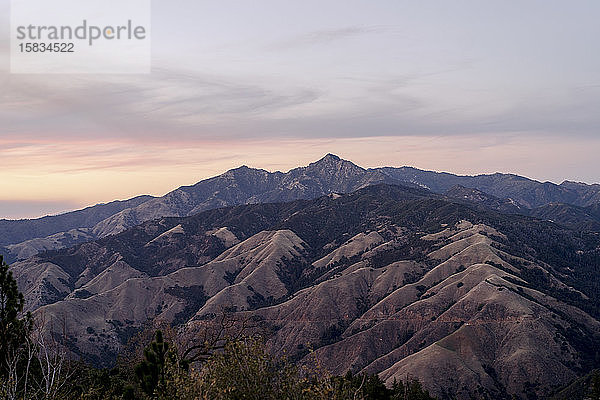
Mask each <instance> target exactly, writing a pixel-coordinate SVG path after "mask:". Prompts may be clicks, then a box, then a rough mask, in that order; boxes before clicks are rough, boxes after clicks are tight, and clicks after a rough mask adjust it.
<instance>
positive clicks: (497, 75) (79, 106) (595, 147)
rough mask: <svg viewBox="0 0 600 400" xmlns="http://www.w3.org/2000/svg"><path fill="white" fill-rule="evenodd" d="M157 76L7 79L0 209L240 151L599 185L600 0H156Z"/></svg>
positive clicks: (89, 193)
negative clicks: (333, 156)
mask: <svg viewBox="0 0 600 400" xmlns="http://www.w3.org/2000/svg"><path fill="white" fill-rule="evenodd" d="M152 6H153V21H152V38H153V43H152V46H153V66H152V73H151V74H149V75H55V76H51V77H49V76H45V75H11V74H9V72H8V69H9V68H8V66H9V58H8V57H9V56H8V23H9V2H8V0H0V160H2V161H1V162H2V167H1V168H0V182H2V190H1V191H0V218H2V217H6V218H19V217H35V216H40V215H43V214H46V213H54V212H59V211H66V210H69V209H73V208H78V207H81V206H84V205H90V204H95V203H98V202H107V201H111V200H113V199H124V198H128V197H132V196H134V195H137V194H154V195H162V194H164V193H166V192H167V191H169V190H172V189H174V188H176V187H178V186H180V185H184V184H191V183H195V182H197V181H199V180H201V179H203V178H206V177H210V176H213V175H215V174H218V173H222V172H224V171H225V170H227V169H229V168H233V167H236V166H239V165H242V164H246V165H250V166H253V167H259V168H264V169H268V170H288V169H290V168H293V167H295V166H298V165H305V164H307V163H309V162H311V161H315V160H317V159H318V158H320V157H322V156H323V155H324V154H326V153H328V152H331V153H335V154H337V155H339V156H341V157H343V158H347V159H350V160H351V161H353V162H355V163H357V164H359V165H361V166H364V167H375V166H384V165H389V166H402V165H412V166H415V167H418V168H423V169H433V170H438V171H449V172H454V173H461V174H477V173H493V172H497V171H499V172H511V173H517V174H520V175H524V176H528V177H531V178H534V179H538V180H542V181H544V180H550V181H553V182H556V183H560V182H561V181H563V180H565V179H569V180H576V181H584V182H587V183H598V182H600V168H599V167H598V165H599V163H598V160H597V158H598V153H599V152H600V132H599V129H598V128H599V127H600V113H599V112H598V110H600V51H598V50H599V49H598V38H599V37H600V24H598V18H599V16H600V3H599V2H597V1H577V2H565V1H552V0H550V1H548V0H544V1H542V0H539V1H531V0H527V1H519V2H516V1H505V0H504V1H486V2H481V1H475V0H472V1H442V0H439V1H423V2H413V1H399V0H394V1H383V0H375V1H373V0H371V1H367V0H363V1H353V0H345V1H334V0H329V1H326V2H323V1H302V2H292V1H275V0H273V1H265V0H258V1H255V2H248V1H229V0H225V1H192V0H175V1H169V2H158V1H155V2H153V4H152Z"/></svg>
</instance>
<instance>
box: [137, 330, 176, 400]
mask: <svg viewBox="0 0 600 400" xmlns="http://www.w3.org/2000/svg"><path fill="white" fill-rule="evenodd" d="M168 355H169V343H166V342H165V341H164V339H163V334H162V332H161V331H156V339H155V340H154V341H153V342H152V343H150V346H148V347H147V348H146V349H144V358H145V360H144V361H142V362H140V363H139V364H138V365H136V367H135V374H136V376H137V377H138V379H139V383H140V386H141V388H142V390H143V391H144V392H145V393H146V394H147V395H149V396H154V393H155V391H156V389H157V387H158V385H159V384H161V385H162V386H164V385H165V383H166V381H165V365H166V360H167V356H168Z"/></svg>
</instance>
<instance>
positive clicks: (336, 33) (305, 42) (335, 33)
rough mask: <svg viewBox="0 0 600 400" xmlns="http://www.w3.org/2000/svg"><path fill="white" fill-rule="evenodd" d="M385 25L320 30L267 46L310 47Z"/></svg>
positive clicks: (271, 47)
mask: <svg viewBox="0 0 600 400" xmlns="http://www.w3.org/2000/svg"><path fill="white" fill-rule="evenodd" d="M383 28H384V27H383V26H347V27H343V28H338V29H328V30H318V31H313V32H309V33H304V34H301V35H297V36H294V37H292V38H289V39H286V40H280V41H277V42H275V43H273V44H271V45H269V46H268V47H267V49H268V50H275V51H281V50H292V49H297V48H299V47H309V46H315V45H320V44H329V43H332V42H336V41H338V40H343V39H347V38H351V37H355V36H360V35H365V34H371V33H376V32H380V31H382V30H383Z"/></svg>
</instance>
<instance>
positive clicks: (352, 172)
mask: <svg viewBox="0 0 600 400" xmlns="http://www.w3.org/2000/svg"><path fill="white" fill-rule="evenodd" d="M378 183H388V184H403V185H409V186H413V187H421V188H426V189H429V190H431V191H433V192H436V193H446V192H448V194H449V195H450V196H454V197H456V195H457V193H458V192H457V190H458V189H457V188H464V189H461V190H463V191H464V190H469V189H471V190H474V191H477V196H479V197H481V198H483V197H486V196H487V203H489V202H490V201H492V202H496V203H497V209H498V210H500V211H503V212H519V213H524V214H528V213H529V212H528V210H529V209H535V208H537V207H542V206H545V205H548V204H555V203H561V204H566V205H572V206H576V207H591V208H593V207H596V209H597V207H598V204H600V185H586V184H582V183H574V182H563V183H562V184H561V185H556V184H553V183H550V182H545V183H541V182H537V181H535V180H531V179H527V178H524V177H520V176H517V175H511V174H499V173H497V174H493V175H477V176H458V175H453V174H449V173H438V172H431V171H422V170H419V169H416V168H412V167H401V168H392V167H383V168H373V169H364V168H361V167H359V166H357V165H355V164H353V163H352V162H350V161H346V160H342V159H340V158H339V157H337V156H335V155H333V154H328V155H326V156H325V157H324V158H322V159H321V160H319V161H317V162H314V163H311V164H310V165H308V166H306V167H299V168H295V169H292V170H290V171H288V172H286V173H282V172H268V171H265V170H261V169H254V168H248V167H240V168H236V169H232V170H230V171H227V172H225V173H224V174H222V175H219V176H216V177H213V178H210V179H206V180H203V181H200V182H198V183H197V184H195V185H192V186H182V187H180V188H178V189H175V190H174V191H172V192H170V193H168V194H166V195H165V196H162V197H157V198H151V197H149V196H142V197H138V198H134V199H131V200H127V201H125V202H114V203H109V204H106V205H99V206H94V207H89V208H87V209H84V210H80V211H75V212H72V213H67V214H63V215H59V216H53V217H44V218H41V219H36V220H22V221H6V220H3V221H0V246H4V247H5V249H4V251H3V252H4V253H6V254H7V255H8V257H7V258H8V259H9V260H10V261H13V260H16V259H24V258H26V257H28V256H31V255H33V254H36V253H37V252H38V251H40V250H47V249H57V248H62V247H65V246H68V245H72V244H77V243H81V242H84V241H89V240H92V239H97V238H102V237H106V236H109V235H113V234H116V233H119V232H122V231H124V230H125V229H127V228H130V227H133V226H136V225H139V224H141V223H143V222H146V221H149V220H152V219H156V218H161V217H183V216H190V215H194V214H197V213H199V212H202V211H205V210H210V209H214V208H220V207H227V206H232V205H239V204H253V203H265V202H282V201H292V200H296V199H314V198H317V197H319V196H323V195H326V194H329V193H349V192H352V191H355V190H358V189H360V188H363V187H365V186H368V185H373V184H378ZM465 195H466V194H465V193H462V196H463V197H464V196H465ZM472 196H473V193H471V197H472ZM482 196H483V197H482ZM483 203H484V205H486V206H487V205H489V204H487V203H485V201H484V202H483ZM552 211H553V210H552V209H551V210H550V213H549V212H548V211H540V212H539V215H540V216H541V217H543V218H547V219H551V220H555V221H556V222H557V223H561V221H563V220H564V221H563V222H565V223H568V224H569V226H580V227H582V229H588V228H589V229H596V228H595V227H596V226H597V223H596V222H594V221H590V220H589V216H588V215H583V214H581V213H579V214H577V213H573V212H565V211H564V210H557V212H558V215H556V216H554V215H551V213H552ZM590 213H591V212H590ZM596 213H597V211H596ZM567 214H569V215H568V217H567V218H563V219H561V218H560V216H561V215H567ZM574 214H577V215H575V216H573V215H574ZM532 215H536V214H535V213H533V214H532ZM595 215H597V214H595ZM579 216H581V218H583V219H582V220H581V221H580V220H578V219H577V218H578V217H579ZM574 218H575V219H574ZM594 218H595V219H597V220H599V221H600V218H598V217H594ZM56 234H59V235H58V236H53V235H56ZM49 236H50V237H49ZM0 250H2V249H1V248H0Z"/></svg>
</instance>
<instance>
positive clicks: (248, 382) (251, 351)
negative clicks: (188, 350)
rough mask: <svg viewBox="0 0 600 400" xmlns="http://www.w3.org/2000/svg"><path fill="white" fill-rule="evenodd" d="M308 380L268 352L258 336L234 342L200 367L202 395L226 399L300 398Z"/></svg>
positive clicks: (215, 398)
mask: <svg viewBox="0 0 600 400" xmlns="http://www.w3.org/2000/svg"><path fill="white" fill-rule="evenodd" d="M309 387H310V383H309V382H308V381H307V380H306V379H302V378H301V377H300V374H299V370H298V369H297V368H296V367H294V366H293V365H291V364H290V363H287V362H285V360H277V359H275V358H273V357H271V356H270V355H268V354H267V353H266V351H265V349H264V346H263V344H262V343H261V341H260V340H259V339H255V338H247V339H244V340H239V341H233V342H230V343H228V344H227V345H226V346H225V349H224V351H223V352H222V353H221V354H216V355H214V356H213V357H212V358H211V359H210V360H209V361H208V362H207V363H206V365H205V366H204V367H203V368H202V371H201V388H202V392H203V394H204V396H205V397H206V398H209V399H214V400H221V399H222V400H226V399H231V400H234V399H256V400H269V399H273V400H276V399H299V398H306V397H305V396H303V391H304V390H305V389H306V390H309Z"/></svg>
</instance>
